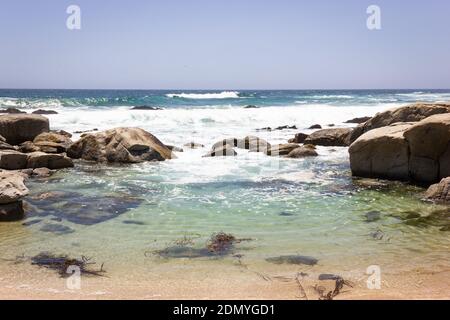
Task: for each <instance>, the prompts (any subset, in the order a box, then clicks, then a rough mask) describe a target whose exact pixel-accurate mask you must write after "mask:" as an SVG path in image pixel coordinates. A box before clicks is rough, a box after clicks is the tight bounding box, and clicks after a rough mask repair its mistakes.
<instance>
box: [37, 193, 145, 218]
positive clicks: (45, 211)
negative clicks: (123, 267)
mask: <svg viewBox="0 0 450 320" xmlns="http://www.w3.org/2000/svg"><path fill="white" fill-rule="evenodd" d="M28 202H29V203H30V205H31V206H32V207H33V208H32V209H33V210H32V212H31V215H32V216H35V217H44V216H54V217H58V218H61V219H63V220H66V221H69V222H72V223H76V224H81V225H94V224H98V223H101V222H104V221H108V220H110V219H114V218H116V217H118V216H120V215H122V214H124V213H126V212H128V211H129V210H132V209H134V208H137V207H138V206H139V205H140V204H141V203H142V199H139V198H135V197H131V196H86V195H83V194H81V193H76V192H46V193H43V194H41V195H35V196H33V197H30V198H29V199H28Z"/></svg>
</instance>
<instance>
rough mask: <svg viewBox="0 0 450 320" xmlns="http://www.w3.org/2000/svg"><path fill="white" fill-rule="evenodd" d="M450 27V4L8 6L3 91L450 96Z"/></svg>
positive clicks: (2, 4)
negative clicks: (370, 11)
mask: <svg viewBox="0 0 450 320" xmlns="http://www.w3.org/2000/svg"><path fill="white" fill-rule="evenodd" d="M70 4H77V5H79V6H80V7H81V10H82V29H81V30H80V31H69V30H68V29H67V28H66V18H67V16H68V15H67V14H66V8H67V6H68V5H70ZM371 4H376V5H379V6H380V7H381V13H382V16H381V19H382V30H379V31H370V30H368V29H367V28H366V19H367V14H366V8H367V7H368V6H369V5H371ZM449 21H450V1H448V0H428V1H406V0H395V1H392V0H370V1H366V0H342V1H336V0H315V1H306V0H305V1H301V0H259V1H257V0H220V1H219V0H158V1H156V0H153V1H152V0H145V1H144V0H128V1H125V0H123V1H118V0H112V1H106V0H105V1H100V0H71V1H65V0H53V1H51V0H40V1H29V0H0V88H88V89H89V88H124V89H127V88H128V89H132V88H135V89H175V88H182V89H213V88H214V89H232V88H236V89H311V88H317V89H322V88H323V89H327V88H328V89H331V88H334V89H340V88H355V89H358V88H450V23H449Z"/></svg>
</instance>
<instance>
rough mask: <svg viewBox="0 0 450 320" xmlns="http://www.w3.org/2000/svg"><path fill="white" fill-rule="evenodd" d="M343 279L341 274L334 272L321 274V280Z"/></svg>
mask: <svg viewBox="0 0 450 320" xmlns="http://www.w3.org/2000/svg"><path fill="white" fill-rule="evenodd" d="M339 279H342V277H341V276H339V275H337V274H332V273H322V274H320V275H319V280H321V281H323V280H339Z"/></svg>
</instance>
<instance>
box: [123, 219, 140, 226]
mask: <svg viewBox="0 0 450 320" xmlns="http://www.w3.org/2000/svg"><path fill="white" fill-rule="evenodd" d="M122 223H124V224H134V225H138V226H143V225H145V223H144V222H142V221H136V220H124V221H122Z"/></svg>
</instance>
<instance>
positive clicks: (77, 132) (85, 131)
mask: <svg viewBox="0 0 450 320" xmlns="http://www.w3.org/2000/svg"><path fill="white" fill-rule="evenodd" d="M92 131H98V129H97V128H94V129H92V130H84V131H80V130H79V131H75V132H74V133H76V134H80V133H87V132H92Z"/></svg>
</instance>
